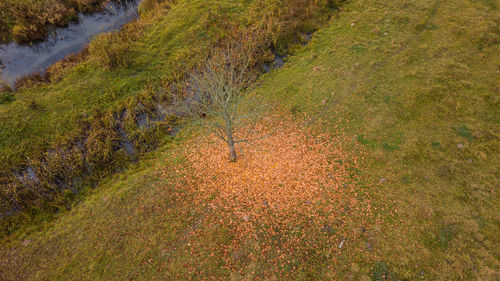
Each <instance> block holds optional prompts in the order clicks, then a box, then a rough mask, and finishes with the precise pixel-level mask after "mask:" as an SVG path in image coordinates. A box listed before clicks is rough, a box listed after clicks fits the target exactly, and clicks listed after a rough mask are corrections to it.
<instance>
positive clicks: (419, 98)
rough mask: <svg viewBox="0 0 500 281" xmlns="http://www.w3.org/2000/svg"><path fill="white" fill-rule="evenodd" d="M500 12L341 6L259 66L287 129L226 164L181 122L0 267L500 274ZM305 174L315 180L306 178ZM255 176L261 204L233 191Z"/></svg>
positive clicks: (16, 238) (404, 276) (209, 275)
mask: <svg viewBox="0 0 500 281" xmlns="http://www.w3.org/2000/svg"><path fill="white" fill-rule="evenodd" d="M499 9H500V7H499V6H498V3H497V2H495V1H490V0H482V1H468V0H458V1H441V0H434V1H425V0H418V1H378V0H371V1H360V0H351V1H349V2H348V3H347V4H345V5H344V7H343V9H342V10H341V11H340V12H339V13H338V14H337V16H336V17H334V18H332V19H331V20H330V22H329V25H328V26H327V27H325V28H323V29H321V30H319V31H318V32H316V33H315V34H314V35H313V38H312V41H311V42H310V43H309V44H308V45H306V46H304V47H296V48H295V49H293V51H294V53H293V54H292V55H290V56H289V57H288V59H287V61H286V63H285V66H284V67H283V68H281V69H277V70H274V71H271V72H270V73H268V74H265V75H263V76H261V78H260V80H259V86H258V87H257V88H256V90H255V91H256V94H258V95H260V97H261V98H262V100H263V101H265V102H269V103H271V104H273V105H275V109H274V110H273V112H269V118H268V119H266V122H268V123H266V124H268V125H267V127H269V128H275V129H273V130H271V132H272V133H274V134H275V136H278V137H274V138H268V139H267V141H266V139H263V143H260V144H258V145H257V147H262V148H263V149H262V150H258V149H257V150H252V148H245V151H247V152H246V154H245V155H246V156H243V157H242V161H240V162H238V163H236V164H234V165H232V166H229V165H230V164H221V162H217V159H213V157H212V156H211V155H210V154H209V153H203V151H205V150H206V151H215V152H220V150H217V149H218V147H219V146H218V145H217V143H216V142H215V143H214V142H211V141H210V140H206V138H205V139H204V140H202V141H200V142H199V143H201V144H203V145H204V146H203V150H201V151H198V150H196V149H195V148H192V146H193V144H192V143H193V142H195V143H196V142H197V140H198V139H197V133H196V131H195V132H194V133H193V132H192V131H191V132H190V133H187V131H188V130H187V129H186V130H185V131H184V132H181V135H179V136H177V137H176V141H175V142H174V143H173V144H172V145H170V146H168V147H164V148H163V149H161V150H160V151H158V152H155V153H152V154H150V155H149V157H148V158H149V159H146V160H143V161H141V162H140V163H138V164H136V165H135V167H131V168H130V169H129V170H127V171H125V172H122V173H120V174H119V175H117V176H115V177H112V178H109V179H107V180H106V181H104V182H102V183H101V184H100V185H99V187H98V188H96V189H95V190H94V191H93V194H91V195H89V196H88V197H87V198H86V199H85V200H84V201H83V202H82V203H80V204H78V205H76V206H75V207H74V209H73V210H71V211H67V212H62V213H61V214H59V215H58V217H57V218H56V219H54V220H52V221H50V222H46V223H43V224H41V225H38V226H37V227H36V228H35V227H34V228H33V229H31V230H30V229H23V230H20V231H18V232H16V233H14V234H12V235H11V236H8V237H6V238H4V240H3V241H2V244H1V246H0V247H1V251H0V274H1V276H2V277H4V279H7V280H10V279H13V280H15V279H19V280H30V279H31V280H47V279H49V280H68V279H71V280H73V279H75V280H85V279H88V280H99V279H100V280H110V279H117V280H123V279H134V280H136V279H137V280H152V279H160V280H164V279H169V280H186V279H194V280H200V279H223V280H225V279H233V280H250V279H255V280H262V279H268V280H284V279H298V280H314V279H315V280H329V279H330V280H370V279H371V280H417V279H422V280H496V279H498V278H500V276H499V274H498V272H499V271H500V239H499V236H498V232H499V231H500V217H499V214H500V203H499V202H500V198H499V194H498V187H499V186H500V180H499V174H498V168H497V167H499V166H500V161H499V160H500V159H499V147H500V143H499V134H500V132H499V130H500V112H499V110H498V108H499V97H500V88H499V86H498V81H500V48H499V46H500V45H499V43H500V10H499ZM151 40H153V39H151ZM278 120H281V121H278ZM282 120H287V121H282ZM264 127H266V126H264ZM267 127H266V128H267ZM282 132H285V133H282ZM302 132H305V134H306V136H303V137H300V136H302ZM295 133H297V134H298V135H299V136H298V137H295ZM325 137H326V138H329V140H326V141H323V139H324V138H325ZM193 140H194V141H193ZM280 141H281V142H282V143H280ZM323 142H326V144H325V145H323ZM276 144H278V145H276ZM279 144H283V147H285V148H289V149H288V151H287V150H286V149H285V151H284V152H283V151H281V150H280V146H279ZM325 149H329V151H327V152H325ZM186 150H187V151H188V152H187V154H186ZM274 150H276V151H277V152H276V153H275V154H273V151H274ZM278 152H280V153H281V154H277V153H278ZM320 152H321V153H320ZM190 153H191V154H190ZM193 153H194V155H195V156H196V157H189V156H190V155H193ZM215 155H217V154H215ZM259 155H260V156H259ZM288 155H295V156H296V157H298V156H300V157H304V158H303V159H304V160H302V159H295V161H292V160H293V159H289V158H288V157H287V156H288ZM307 155H313V156H316V157H317V158H316V161H315V160H314V159H310V158H307V157H306V156H307ZM202 156H203V157H205V158H203V157H202ZM323 156H325V157H324V158H323ZM326 156H328V157H326ZM245 157H246V158H245ZM259 157H261V158H259ZM330 157H333V158H330ZM197 158H200V159H198V160H199V161H196V162H194V163H193V162H192V160H193V159H197ZM203 159H206V161H207V163H208V164H204V162H203ZM255 159H266V161H265V162H263V163H265V164H264V167H266V168H267V170H266V171H269V174H264V173H263V171H262V170H259V169H260V168H259V166H260V165H255V162H252V161H256V160H255ZM333 159H335V160H334V161H333ZM299 160H302V161H303V162H304V163H311V164H310V165H306V166H305V167H304V166H302V164H301V161H299ZM208 161H211V162H208ZM269 162H272V163H269ZM316 162H318V163H321V165H319V167H317V168H316V165H315V164H312V163H316ZM211 163H215V164H217V165H215V164H214V165H210V164H211ZM226 165H227V166H226ZM235 165H240V166H235ZM332 165H333V166H332ZM312 166H314V169H312ZM213 167H217V168H220V167H222V169H220V170H222V172H220V173H219V170H217V171H212V170H211V169H212V168H213ZM275 167H277V168H275ZM243 168H246V169H243ZM213 169H215V168H213ZM226 169H227V170H228V171H243V172H245V171H246V173H248V174H245V175H243V172H242V173H241V175H240V174H239V175H234V174H230V173H224V171H225V170H226ZM238 169H242V170H238ZM287 169H288V171H292V172H286V171H287ZM309 169H312V170H310V171H311V174H309V175H310V176H311V179H314V181H313V180H311V181H309V180H308V178H306V177H302V175H303V174H302V171H304V170H305V172H304V174H307V172H309ZM280 171H281V174H280ZM212 172H213V173H212ZM216 172H217V173H216ZM322 172H325V174H324V175H323V174H322ZM318 175H320V176H318ZM321 175H323V176H321ZM269 178H273V179H277V181H276V182H270V181H268V180H269ZM289 178H294V181H292V182H291V184H293V185H294V186H293V187H294V188H291V187H290V186H288V185H287V184H288V183H290V182H289V181H287V180H289ZM241 179H243V180H244V181H243V182H241ZM281 180H283V181H281ZM334 181H336V182H334ZM248 182H250V183H251V184H250V188H249V186H247V185H246V184H247V183H248ZM317 182H321V183H322V184H324V185H319V186H316V185H315V183H317ZM261 185H263V186H265V187H266V186H267V187H268V189H270V191H269V190H268V189H263V188H262V186H261ZM252 186H254V187H255V189H256V190H259V192H262V193H260V194H262V196H264V195H265V196H268V197H266V198H268V199H267V200H264V202H265V203H260V202H259V204H261V205H262V206H265V207H262V206H261V205H259V207H258V208H257V207H256V205H252V204H254V203H252V202H249V201H245V197H244V196H243V197H241V196H240V195H241V194H245V195H246V194H247V193H246V192H249V191H248V190H249V189H250V190H251V187H252ZM223 187H225V188H223ZM306 187H310V188H311V190H314V192H316V193H313V194H314V195H317V197H316V198H318V200H317V201H315V200H311V201H310V200H309V199H307V200H304V202H299V203H297V202H296V201H294V200H292V199H295V198H297V197H296V196H298V197H299V198H300V196H306V197H304V198H310V197H307V196H310V194H309V193H307V191H308V189H307V188H306ZM336 192H338V193H336ZM249 194H251V193H249ZM336 194H338V196H337V195H336ZM252 196H255V195H253V194H252ZM280 196H281V197H280ZM323 196H324V197H323ZM249 198H250V199H252V198H255V197H249ZM287 198H288V199H287ZM312 198H315V197H314V196H313V197H312ZM250 199H247V200H250ZM272 200H275V201H276V202H279V204H282V205H280V206H282V207H281V209H280V208H272V207H269V205H271V206H272V204H273V201H272ZM228 202H229V203H234V202H236V203H237V204H239V205H236V206H237V207H234V208H233V205H230V204H226V205H224V203H228ZM276 204H277V205H279V204H278V203H276ZM283 206H284V207H283ZM289 206H294V208H292V209H290V210H288V209H287V207H289ZM295 207H296V208H295ZM246 208H250V209H251V211H252V216H250V215H248V214H249V213H248V212H249V209H246ZM336 209H337V210H336ZM261 210H270V211H269V212H267V211H265V213H263V212H264V211H261ZM328 212H332V213H328ZM310 214H314V216H309V215H310ZM332 214H333V215H332ZM256 218H258V220H256ZM255 225H258V226H259V227H261V228H258V229H256V230H255V232H252V231H253V228H246V227H245V228H244V229H241V226H252V227H254V226H255ZM249 229H250V230H249ZM259 231H260V232H259ZM268 234H269V235H268ZM236 239H238V243H237V244H235V243H234V241H235V240H236Z"/></svg>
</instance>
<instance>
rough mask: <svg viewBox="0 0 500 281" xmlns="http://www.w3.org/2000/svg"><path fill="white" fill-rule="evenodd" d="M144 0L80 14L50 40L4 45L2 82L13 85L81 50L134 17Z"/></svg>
mask: <svg viewBox="0 0 500 281" xmlns="http://www.w3.org/2000/svg"><path fill="white" fill-rule="evenodd" d="M140 2H141V0H121V1H113V2H109V3H108V4H107V5H106V9H104V12H102V13H97V14H92V15H83V14H80V15H79V21H78V22H76V23H70V24H69V25H68V27H63V28H56V29H54V31H53V32H52V33H51V34H50V35H49V38H48V39H47V40H45V41H42V42H37V43H34V44H33V45H31V46H26V45H19V44H17V43H9V44H2V45H0V70H1V72H0V81H1V80H3V81H4V82H6V83H7V84H9V85H13V83H14V81H15V80H16V79H18V78H19V77H21V76H24V75H28V74H32V73H36V72H43V71H44V70H45V69H46V68H47V67H49V66H50V65H52V64H54V63H55V62H57V61H59V60H61V59H63V58H65V57H66V56H67V55H69V54H73V53H78V52H80V51H81V50H83V48H84V47H85V46H86V45H87V44H88V43H89V42H90V40H91V39H92V38H93V37H94V36H95V35H97V34H99V33H104V32H109V31H112V30H116V29H118V28H120V27H121V26H122V25H123V24H125V23H127V22H129V21H131V20H132V19H134V18H135V17H136V16H137V6H138V5H139V3H140Z"/></svg>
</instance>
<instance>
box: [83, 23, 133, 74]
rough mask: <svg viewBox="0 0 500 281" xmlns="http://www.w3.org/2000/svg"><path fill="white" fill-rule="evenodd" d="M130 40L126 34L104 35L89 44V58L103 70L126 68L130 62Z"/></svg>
mask: <svg viewBox="0 0 500 281" xmlns="http://www.w3.org/2000/svg"><path fill="white" fill-rule="evenodd" d="M130 49H131V48H130V40H129V39H128V37H127V34H126V33H123V32H118V33H104V34H101V35H99V36H97V38H95V40H93V41H92V43H90V46H89V52H90V54H91V56H92V57H93V58H94V59H95V60H96V61H97V62H98V64H99V65H101V66H102V67H103V68H104V69H108V70H109V69H113V68H116V67H127V66H128V65H129V64H130V62H131V60H130Z"/></svg>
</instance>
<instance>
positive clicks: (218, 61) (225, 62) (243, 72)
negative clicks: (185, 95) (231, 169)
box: [188, 44, 260, 161]
mask: <svg viewBox="0 0 500 281" xmlns="http://www.w3.org/2000/svg"><path fill="white" fill-rule="evenodd" d="M251 55H252V53H251V50H249V48H245V47H244V46H242V45H236V44H232V45H229V46H227V47H225V48H219V49H217V50H215V51H214V52H213V53H212V55H211V56H210V58H209V59H208V60H207V62H206V64H205V66H204V67H203V68H201V70H200V71H199V72H198V73H197V74H195V75H193V76H192V77H191V79H190V83H189V86H190V89H191V93H192V97H191V99H190V104H189V105H188V108H189V110H188V111H189V112H190V113H191V115H192V116H197V117H200V116H201V117H202V118H201V119H199V120H201V122H202V123H203V125H204V126H205V127H207V128H209V129H210V131H211V132H213V133H214V134H215V135H216V136H217V137H218V138H219V139H221V140H222V141H224V142H225V143H226V144H227V146H228V148H229V157H230V160H231V161H236V159H237V154H236V147H235V145H236V144H238V143H241V142H248V141H250V140H252V134H253V132H254V130H253V129H254V128H255V124H256V122H257V119H258V116H259V110H258V109H259V108H260V106H259V105H258V103H257V102H256V101H255V100H252V98H251V97H250V96H249V91H250V89H251V88H252V86H253V84H254V82H255V79H256V72H255V71H254V70H253V69H252V66H251V64H250V62H251Z"/></svg>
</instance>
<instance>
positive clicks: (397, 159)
mask: <svg viewBox="0 0 500 281" xmlns="http://www.w3.org/2000/svg"><path fill="white" fill-rule="evenodd" d="M499 15H500V14H499V11H498V10H497V9H492V8H491V7H490V6H489V5H482V4H479V3H472V2H468V1H455V2H453V3H451V2H445V1H439V0H438V1H431V2H428V1H411V2H408V1H407V2H404V1H403V2H394V3H390V2H387V1H364V2H361V1H359V2H358V1H352V2H351V3H350V4H348V5H346V7H345V10H344V11H342V12H341V13H340V15H339V18H337V19H335V20H332V22H331V25H330V26H329V27H328V28H325V29H323V30H320V31H319V32H318V33H317V34H315V36H314V37H313V41H312V42H311V43H310V44H309V45H308V46H307V47H306V48H305V49H304V50H303V51H299V52H298V54H297V55H296V56H294V57H291V58H290V59H289V61H288V63H287V65H286V66H285V68H284V69H283V70H280V71H276V72H274V73H271V74H269V75H267V76H266V77H264V78H263V80H264V83H263V86H262V88H261V89H260V91H261V92H262V93H263V94H264V95H265V96H267V97H268V98H269V99H270V100H271V101H274V102H278V103H279V104H282V105H283V106H284V107H285V108H287V109H289V110H290V112H291V113H293V112H296V111H297V108H301V111H302V113H303V114H304V115H306V116H307V118H312V119H313V120H316V123H319V124H321V126H323V127H324V130H328V128H329V127H330V126H331V124H335V122H338V121H339V120H340V121H341V122H343V123H344V128H346V129H347V130H348V131H349V132H350V133H351V134H352V135H354V136H356V139H357V140H358V141H359V142H360V143H361V144H363V145H364V146H365V147H366V148H367V149H368V158H369V159H370V165H369V167H368V168H367V169H365V170H364V171H362V173H363V178H364V180H365V181H366V183H367V184H371V185H370V187H369V188H370V194H371V196H372V197H373V198H376V200H377V201H379V202H382V203H384V202H390V205H391V207H390V210H391V211H390V212H382V215H383V216H384V217H386V218H387V219H386V221H387V224H386V225H384V226H383V227H382V230H381V233H379V234H378V235H376V237H374V239H375V240H376V242H374V244H375V245H376V246H374V248H375V250H374V253H370V254H362V253H357V254H355V255H354V257H353V258H351V261H350V262H351V263H356V264H358V265H360V267H361V270H359V272H357V273H354V272H352V270H351V264H349V263H346V264H344V265H343V267H341V268H339V272H338V276H339V278H340V279H354V280H359V279H361V278H366V277H367V276H371V277H373V278H374V279H375V280H379V279H377V278H378V277H376V276H380V274H379V273H374V272H379V271H394V272H395V273H394V274H393V275H391V274H389V275H391V276H398V278H400V279H409V280H416V279H420V278H423V279H425V280H434V279H438V280H469V279H473V280H476V279H479V280H493V279H495V274H496V273H495V272H497V271H498V269H499V266H500V264H499V258H500V257H499V255H498V253H499V252H498V251H499V248H498V247H499V246H498V245H500V240H499V239H498V235H497V233H498V231H499V230H500V229H499V226H500V225H499V220H498V219H499V218H498V213H499V210H500V206H499V204H498V202H499V196H498V190H497V188H496V187H497V186H498V184H499V178H498V171H497V167H498V166H499V159H498V147H499V130H498V129H499V128H500V127H499V124H500V122H499V121H500V119H499V117H500V114H499V112H498V110H496V109H495V107H498V96H499V88H498V80H499V78H500V74H499V72H498V62H499V61H500V56H499V49H500V48H499V45H498V43H499V41H498V39H499V38H500V33H499V32H498V28H497V25H496V24H497V23H498V18H499ZM422 24H423V25H424V26H432V28H420V26H421V25H422ZM486 38H488V39H486ZM484 41H488V42H489V43H488V44H483V43H482V42H484ZM318 67H319V68H318ZM315 69H316V70H315ZM317 69H321V70H319V71H318V70H317ZM290 77H293V79H290ZM380 178H384V179H386V181H380V180H379V179H380ZM392 212H394V213H395V215H394V218H391V217H392V215H391V213H392ZM371 267H373V268H372V270H370V268H371ZM386 275H387V274H386ZM496 277H498V276H496ZM387 278H388V277H387ZM391 278H392V279H394V280H397V279H398V278H396V277H391ZM389 279H390V278H389Z"/></svg>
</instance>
